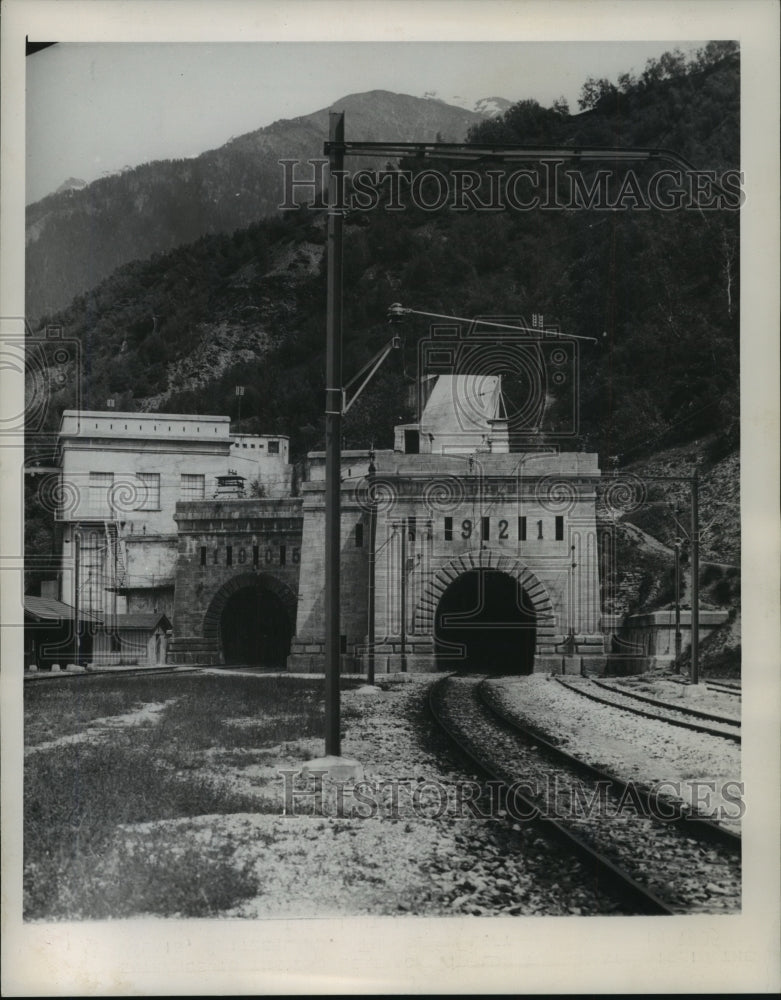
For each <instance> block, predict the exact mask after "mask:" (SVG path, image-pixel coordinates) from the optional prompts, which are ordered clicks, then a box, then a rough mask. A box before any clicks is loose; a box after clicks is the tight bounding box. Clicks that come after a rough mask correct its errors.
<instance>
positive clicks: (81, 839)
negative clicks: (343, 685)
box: [24, 674, 324, 919]
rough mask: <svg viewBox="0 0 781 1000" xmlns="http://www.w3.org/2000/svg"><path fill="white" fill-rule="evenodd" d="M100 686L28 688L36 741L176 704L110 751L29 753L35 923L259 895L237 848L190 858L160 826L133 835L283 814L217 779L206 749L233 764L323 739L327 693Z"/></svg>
mask: <svg viewBox="0 0 781 1000" xmlns="http://www.w3.org/2000/svg"><path fill="white" fill-rule="evenodd" d="M80 680H81V679H80ZM96 680H98V679H97V678H91V679H89V680H87V682H86V684H84V685H79V686H78V688H77V686H76V685H74V684H72V683H71V684H67V685H64V684H63V685H60V684H58V685H54V684H51V685H49V684H47V685H45V690H44V685H31V686H30V688H31V690H29V691H27V690H26V691H25V716H26V723H25V724H26V733H27V734H28V736H30V738H31V740H32V741H33V742H42V741H45V740H52V739H56V738H57V737H59V736H64V735H69V734H71V733H73V732H79V729H80V728H84V726H86V725H87V724H88V723H89V722H94V720H96V719H99V718H103V717H109V716H111V715H117V714H124V713H126V712H129V711H132V710H133V709H134V708H140V707H142V706H143V705H144V704H145V703H148V702H156V703H160V702H165V701H171V702H172V703H171V704H168V705H167V706H166V708H165V709H163V710H162V711H161V712H159V713H157V714H156V716H155V719H154V720H149V721H147V722H145V723H144V724H142V725H138V726H133V727H128V728H126V729H116V728H114V729H112V731H111V733H110V735H109V736H108V738H107V739H106V738H100V739H92V740H85V741H82V742H79V743H70V744H66V745H62V746H59V747H56V748H55V747H52V748H46V749H44V750H39V751H37V752H36V753H33V754H30V755H29V757H28V759H27V761H26V765H25V794H24V888H25V906H24V915H25V918H26V919H43V918H63V919H64V918H67V919H82V918H89V919H101V918H103V917H106V916H129V915H131V914H142V913H154V914H158V915H163V916H177V915H182V916H209V915H213V914H215V913H218V912H221V911H223V910H225V909H229V908H230V907H232V906H234V905H235V904H236V903H237V902H239V901H240V900H241V899H244V898H247V897H250V896H253V895H257V894H258V892H259V886H258V882H257V878H256V877H255V876H254V874H253V873H252V871H251V870H250V869H249V868H248V867H246V866H244V867H242V866H240V865H238V864H237V863H236V861H235V859H234V856H233V849H232V848H231V847H230V845H223V847H211V848H209V847H205V848H200V847H195V846H192V847H186V846H183V845H182V843H181V842H180V840H179V838H178V837H176V835H175V833H174V832H172V831H171V830H167V829H165V828H161V827H159V826H158V827H155V826H154V825H152V826H150V827H148V828H145V829H143V830H135V831H134V830H132V829H130V830H127V829H124V827H126V826H130V827H131V828H132V826H133V825H136V824H147V823H148V824H155V823H159V822H160V821H165V820H174V819H179V818H185V817H196V816H203V815H211V814H215V813H216V814H222V815H225V814H230V813H237V812H249V811H252V812H262V811H265V812H269V811H276V810H277V809H278V807H279V802H278V801H277V800H275V801H273V802H272V801H271V799H270V798H269V797H268V796H267V795H265V796H264V795H263V794H262V791H261V790H260V789H259V793H260V794H259V795H254V794H253V795H249V794H239V793H237V792H235V791H233V790H232V789H231V788H230V787H229V786H228V785H227V783H226V782H223V781H221V780H219V779H216V778H213V777H209V776H208V775H207V774H206V773H204V770H203V768H204V758H205V756H206V754H207V753H208V751H216V752H217V756H218V757H221V754H222V752H223V751H224V752H226V753H227V754H232V755H234V756H235V757H236V758H237V763H241V762H246V763H255V762H257V759H258V756H259V755H260V756H265V754H264V748H265V749H267V748H269V747H272V746H276V745H278V744H280V743H290V744H295V742H296V741H298V740H304V739H309V738H312V737H322V734H323V731H324V709H323V684H322V681H321V680H320V679H319V678H313V679H312V680H309V679H305V678H299V677H285V676H280V677H258V676H247V677H236V676H220V675H208V674H204V675H192V674H190V675H180V676H176V675H171V674H168V675H158V676H157V677H149V678H146V677H133V678H113V677H112V678H105V679H104V678H101V679H100V680H101V681H104V680H105V683H100V684H96V685H95V686H94V687H92V686H89V687H88V686H87V685H91V684H92V683H93V682H94V681H96ZM38 712H40V713H41V715H42V717H43V718H41V719H39V718H38V717H37V713H38ZM79 723H80V726H79ZM271 756H272V755H269V759H270V758H271ZM222 766H224V765H222Z"/></svg>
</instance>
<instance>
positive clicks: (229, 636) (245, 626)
mask: <svg viewBox="0 0 781 1000" xmlns="http://www.w3.org/2000/svg"><path fill="white" fill-rule="evenodd" d="M295 611H296V598H295V594H294V593H293V592H292V590H290V588H289V587H288V586H287V585H286V584H285V583H283V582H282V581H280V580H277V579H276V578H275V577H273V576H271V575H270V574H268V573H258V574H254V573H243V574H241V575H240V576H236V577H233V578H232V579H231V580H229V581H228V582H227V583H225V584H223V586H222V587H220V589H219V590H218V591H217V593H216V594H215V595H214V597H213V598H212V600H211V603H210V604H209V607H208V608H207V610H206V614H205V615H204V620H203V635H204V638H206V639H215V640H217V642H218V643H219V647H220V650H221V653H222V660H223V662H224V663H228V664H230V663H233V664H250V665H254V666H261V667H266V668H268V669H272V668H273V669H278V670H284V669H285V667H286V665H287V656H288V653H289V652H290V640H291V637H292V635H293V629H294V626H295V620H296V619H295Z"/></svg>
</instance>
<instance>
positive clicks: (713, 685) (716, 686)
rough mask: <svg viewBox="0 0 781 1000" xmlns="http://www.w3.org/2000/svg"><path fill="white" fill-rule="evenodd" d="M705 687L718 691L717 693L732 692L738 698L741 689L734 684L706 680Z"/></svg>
mask: <svg viewBox="0 0 781 1000" xmlns="http://www.w3.org/2000/svg"><path fill="white" fill-rule="evenodd" d="M705 687H706V688H707V689H708V690H709V691H718V693H719V694H734V695H736V696H737V697H738V698H739V697H740V695H741V689H740V687H738V686H737V685H736V684H727V683H724V684H722V683H721V681H706V682H705Z"/></svg>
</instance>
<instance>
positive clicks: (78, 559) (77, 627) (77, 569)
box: [73, 531, 81, 667]
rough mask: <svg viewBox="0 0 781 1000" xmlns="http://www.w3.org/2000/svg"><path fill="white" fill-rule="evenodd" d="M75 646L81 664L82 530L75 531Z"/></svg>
mask: <svg viewBox="0 0 781 1000" xmlns="http://www.w3.org/2000/svg"><path fill="white" fill-rule="evenodd" d="M73 548H74V550H75V551H74V554H73V559H74V567H73V575H74V581H73V630H74V631H73V646H74V653H75V661H76V666H77V667H78V666H81V622H80V620H79V610H80V609H79V576H80V565H81V532H80V531H74V532H73Z"/></svg>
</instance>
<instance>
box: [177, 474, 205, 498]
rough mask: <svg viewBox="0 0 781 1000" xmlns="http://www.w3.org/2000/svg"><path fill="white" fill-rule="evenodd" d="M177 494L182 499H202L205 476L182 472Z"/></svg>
mask: <svg viewBox="0 0 781 1000" xmlns="http://www.w3.org/2000/svg"><path fill="white" fill-rule="evenodd" d="M179 496H180V497H181V499H182V500H203V499H204V498H205V497H206V476H203V475H196V474H192V473H189V472H183V473H182V478H181V480H180V484H179Z"/></svg>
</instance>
